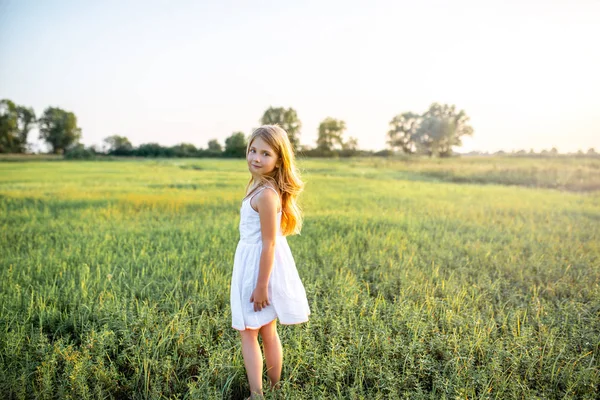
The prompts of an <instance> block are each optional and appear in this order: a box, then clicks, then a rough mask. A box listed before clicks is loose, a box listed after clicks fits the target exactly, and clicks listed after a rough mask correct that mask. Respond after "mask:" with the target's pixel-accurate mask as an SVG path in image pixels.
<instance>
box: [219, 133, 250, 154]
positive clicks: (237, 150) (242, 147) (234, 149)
mask: <svg viewBox="0 0 600 400" xmlns="http://www.w3.org/2000/svg"><path fill="white" fill-rule="evenodd" d="M247 146H248V141H247V139H246V135H244V133H243V132H234V133H233V134H231V136H229V137H228V138H227V139H225V151H224V153H223V154H224V155H225V156H227V157H240V158H244V157H246V147H247Z"/></svg>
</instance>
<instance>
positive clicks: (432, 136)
mask: <svg viewBox="0 0 600 400" xmlns="http://www.w3.org/2000/svg"><path fill="white" fill-rule="evenodd" d="M468 121H469V117H468V116H467V114H466V113H465V112H464V111H463V110H461V111H457V110H456V107H455V106H454V105H448V104H438V103H433V104H432V105H431V106H429V110H427V111H426V112H425V113H424V114H423V115H422V117H421V123H420V124H419V127H418V128H417V133H416V136H417V140H416V147H417V150H418V151H419V152H421V153H424V154H427V155H429V156H432V155H436V154H437V155H439V156H440V157H447V156H450V155H452V147H454V146H460V145H462V141H461V137H462V136H466V135H467V136H470V135H472V134H473V128H472V127H471V126H469V125H468Z"/></svg>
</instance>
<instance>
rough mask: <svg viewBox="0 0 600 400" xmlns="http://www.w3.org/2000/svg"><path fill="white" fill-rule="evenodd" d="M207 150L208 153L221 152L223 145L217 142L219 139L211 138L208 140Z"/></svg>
mask: <svg viewBox="0 0 600 400" xmlns="http://www.w3.org/2000/svg"><path fill="white" fill-rule="evenodd" d="M208 151H209V152H210V153H215V154H218V153H221V152H222V151H223V147H222V146H221V143H219V141H218V140H217V139H211V140H209V141H208Z"/></svg>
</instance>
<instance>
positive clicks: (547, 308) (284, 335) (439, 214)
mask: <svg viewBox="0 0 600 400" xmlns="http://www.w3.org/2000/svg"><path fill="white" fill-rule="evenodd" d="M482 162H483V161H482ZM503 162H504V161H503ZM518 162H519V161H518V160H517V161H515V163H517V164H515V165H513V168H515V169H519V168H520V169H521V170H527V168H530V166H525V165H523V164H518ZM420 163H421V164H419V165H418V166H416V167H411V166H410V165H408V164H406V163H405V162H401V161H396V162H390V161H381V160H379V159H367V160H337V161H336V160H302V161H301V169H302V171H303V174H304V177H305V179H306V181H307V185H306V191H305V193H304V194H303V196H302V204H301V206H302V207H303V208H304V210H305V224H304V228H303V231H302V234H301V235H299V236H293V237H290V238H289V239H288V242H289V244H290V247H291V248H292V252H293V254H294V257H295V259H296V263H297V266H298V270H299V272H300V275H301V277H302V280H303V282H304V284H305V287H306V290H307V295H308V297H309V303H310V306H311V311H312V314H311V317H310V321H309V322H308V323H306V324H302V325H298V326H280V327H279V332H280V336H281V339H282V343H283V346H284V369H283V376H282V378H283V382H282V388H281V390H280V392H278V393H268V396H267V397H272V398H292V399H306V398H357V399H358V398H364V399H377V398H423V399H455V398H498V399H506V398H527V399H529V398H547V399H558V398H560V399H563V398H567V399H568V398H589V399H592V398H597V397H598V395H599V393H598V391H599V389H598V387H599V385H600V373H599V370H598V359H599V357H600V322H599V319H600V314H599V310H600V240H599V239H600V238H599V234H600V224H599V221H600V193H598V192H596V191H588V192H583V193H582V192H575V193H573V192H569V191H559V190H553V189H541V188H528V187H522V186H505V185H497V184H493V183H494V182H496V183H498V182H497V181H498V180H495V179H492V184H487V185H477V184H464V183H463V184H457V183H452V182H445V181H444V179H445V178H440V177H437V176H432V174H430V173H428V171H429V169H431V170H434V171H435V170H436V169H435V167H433V166H432V165H433V164H428V163H427V162H425V161H423V162H420ZM456 163H458V164H456ZM506 165H507V166H506V168H510V163H509V164H506ZM594 165H595V164H594ZM458 166H460V168H459V167H458ZM490 168H491V167H486V166H483V165H480V164H475V165H468V163H467V162H464V161H450V162H449V163H446V164H440V166H439V167H438V168H437V170H440V169H445V170H454V171H455V172H453V173H455V174H462V175H464V176H485V174H486V173H487V172H481V171H488V170H489V169H490ZM537 168H542V169H543V168H550V169H551V168H557V169H560V168H562V167H556V166H552V165H546V166H541V167H540V166H538V167H537ZM572 168H584V167H579V166H576V165H575V164H573V166H572ZM585 168H589V170H594V168H595V167H590V166H588V167H585ZM590 174H591V175H590V176H591V177H592V178H590V179H592V180H593V179H596V175H593V173H591V172H590ZM588 177H589V176H588ZM247 179H248V173H247V171H246V169H245V165H244V162H243V161H237V160H235V161H234V160H184V161H181V160H157V161H135V162H110V163H106V162H51V163H47V162H40V163H36V162H29V163H6V164H3V163H0V224H1V227H2V229H1V230H0V251H1V254H2V257H1V258H0V304H1V306H0V307H1V314H0V368H1V370H0V393H3V394H5V396H4V397H6V398H10V399H28V398H40V399H46V398H47V399H53V398H78V399H86V398H116V399H129V398H140V399H141V398H157V399H160V398H165V399H166V398H180V399H196V398H198V399H204V398H232V399H237V398H243V396H244V395H247V394H248V386H247V380H246V376H245V370H244V364H243V358H242V355H241V350H240V341H239V334H238V333H237V332H236V331H235V330H233V329H232V328H231V326H230V324H231V316H230V312H229V279H230V274H231V267H232V262H233V252H234V250H235V245H236V243H237V239H238V232H237V223H238V222H239V207H240V205H241V198H242V197H243V188H244V185H245V183H246V181H247ZM510 183H512V184H515V182H514V181H513V182H510ZM559 186H560V185H559ZM559 186H557V187H559ZM265 386H267V385H266V384H265Z"/></svg>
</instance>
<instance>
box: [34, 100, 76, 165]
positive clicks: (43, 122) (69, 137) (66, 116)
mask: <svg viewBox="0 0 600 400" xmlns="http://www.w3.org/2000/svg"><path fill="white" fill-rule="evenodd" d="M38 123H39V129H40V136H39V138H40V139H42V140H45V141H46V142H47V143H48V144H49V145H50V146H51V147H52V152H53V153H54V154H61V153H64V151H65V149H67V148H68V147H70V146H72V145H74V144H75V143H77V142H78V141H79V139H81V129H80V128H78V127H77V117H75V114H73V113H72V112H67V111H64V110H62V109H60V108H58V107H48V108H46V110H45V111H44V113H43V114H42V116H41V118H40V119H39V121H38Z"/></svg>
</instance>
